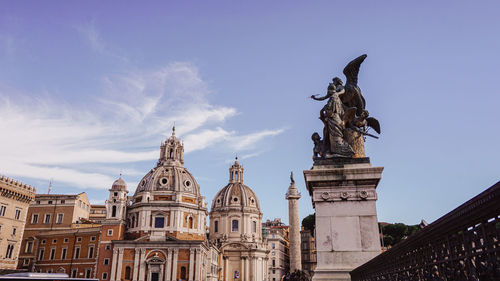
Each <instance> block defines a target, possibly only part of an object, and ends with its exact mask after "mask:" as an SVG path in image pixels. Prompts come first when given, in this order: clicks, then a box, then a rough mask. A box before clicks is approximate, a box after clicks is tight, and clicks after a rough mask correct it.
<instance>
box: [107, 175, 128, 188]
mask: <svg viewBox="0 0 500 281" xmlns="http://www.w3.org/2000/svg"><path fill="white" fill-rule="evenodd" d="M111 190H117V191H118V190H120V191H123V190H127V184H126V183H125V181H124V180H123V179H122V177H121V176H120V178H119V179H117V180H115V181H114V182H113V185H112V186H111Z"/></svg>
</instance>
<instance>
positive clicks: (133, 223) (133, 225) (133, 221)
mask: <svg viewBox="0 0 500 281" xmlns="http://www.w3.org/2000/svg"><path fill="white" fill-rule="evenodd" d="M131 227H135V216H132V225H131Z"/></svg>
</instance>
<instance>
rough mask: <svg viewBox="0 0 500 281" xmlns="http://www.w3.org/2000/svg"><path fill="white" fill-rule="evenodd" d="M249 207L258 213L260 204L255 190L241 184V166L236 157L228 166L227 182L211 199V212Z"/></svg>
mask: <svg viewBox="0 0 500 281" xmlns="http://www.w3.org/2000/svg"><path fill="white" fill-rule="evenodd" d="M235 207H236V208H240V209H241V208H246V209H248V208H250V209H254V210H255V211H256V212H258V213H260V204H259V200H258V199H257V196H256V195H255V192H253V190H252V189H251V188H250V187H248V186H246V185H244V184H243V167H242V166H241V165H240V163H238V158H237V157H236V161H235V162H234V164H233V165H232V166H231V168H229V184H228V185H226V186H225V187H223V188H222V189H221V190H219V192H218V193H217V195H215V198H214V200H213V201H212V208H211V209H210V211H211V212H213V211H218V210H221V209H224V208H235Z"/></svg>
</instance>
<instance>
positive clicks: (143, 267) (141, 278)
mask: <svg viewBox="0 0 500 281" xmlns="http://www.w3.org/2000/svg"><path fill="white" fill-rule="evenodd" d="M145 271H146V249H141V258H140V261H139V278H138V279H139V281H144V280H145V279H144V277H146V276H145V275H146V273H145Z"/></svg>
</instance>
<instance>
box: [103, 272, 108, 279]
mask: <svg viewBox="0 0 500 281" xmlns="http://www.w3.org/2000/svg"><path fill="white" fill-rule="evenodd" d="M106 279H108V273H107V272H103V273H102V280H106Z"/></svg>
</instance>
